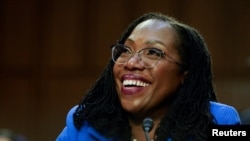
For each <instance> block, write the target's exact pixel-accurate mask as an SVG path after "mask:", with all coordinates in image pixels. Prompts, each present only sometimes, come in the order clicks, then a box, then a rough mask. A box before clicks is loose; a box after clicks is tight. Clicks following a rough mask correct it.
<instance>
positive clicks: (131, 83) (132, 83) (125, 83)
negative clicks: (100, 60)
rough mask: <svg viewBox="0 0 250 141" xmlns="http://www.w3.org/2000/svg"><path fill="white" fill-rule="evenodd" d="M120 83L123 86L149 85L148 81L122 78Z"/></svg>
mask: <svg viewBox="0 0 250 141" xmlns="http://www.w3.org/2000/svg"><path fill="white" fill-rule="evenodd" d="M122 84H123V86H125V87H146V86H148V85H149V83H147V82H143V81H140V80H124V81H123V83H122Z"/></svg>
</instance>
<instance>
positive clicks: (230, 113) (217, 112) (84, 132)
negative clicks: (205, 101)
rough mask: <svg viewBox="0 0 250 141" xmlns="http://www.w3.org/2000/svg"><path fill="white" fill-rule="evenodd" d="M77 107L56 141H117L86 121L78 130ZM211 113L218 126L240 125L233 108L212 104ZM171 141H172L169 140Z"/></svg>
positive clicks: (70, 114)
mask: <svg viewBox="0 0 250 141" xmlns="http://www.w3.org/2000/svg"><path fill="white" fill-rule="evenodd" d="M76 107H77V106H75V107H73V108H72V109H71V110H70V111H69V113H68V115H67V119H66V127H64V129H63V130H62V132H61V133H60V134H59V136H58V137H57V139H56V141H83V140H84V141H115V140H114V139H112V138H106V137H104V136H103V135H101V134H100V133H98V132H97V131H96V130H95V129H94V128H93V127H91V125H89V123H88V122H86V121H85V123H84V126H83V127H82V128H81V130H77V129H76V128H75V126H74V123H73V113H74V112H75V109H76ZM210 110H211V113H212V114H213V115H214V117H215V119H214V120H215V123H217V124H218V125H239V124H241V121H240V117H239V114H238V112H237V111H236V109H235V108H234V107H232V106H229V105H226V104H222V103H218V102H210ZM168 140H171V139H168Z"/></svg>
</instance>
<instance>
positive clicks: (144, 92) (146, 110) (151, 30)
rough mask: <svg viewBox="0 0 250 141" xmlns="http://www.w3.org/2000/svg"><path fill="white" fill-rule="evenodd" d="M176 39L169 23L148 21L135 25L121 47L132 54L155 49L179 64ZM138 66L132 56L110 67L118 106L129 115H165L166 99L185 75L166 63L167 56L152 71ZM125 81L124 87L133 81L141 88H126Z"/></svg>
mask: <svg viewBox="0 0 250 141" xmlns="http://www.w3.org/2000/svg"><path fill="white" fill-rule="evenodd" d="M176 37H177V36H176V33H175V31H174V30H173V28H172V27H171V26H170V25H169V24H168V23H166V22H162V21H159V20H152V19H151V20H147V21H144V22H142V23H140V24H139V25H137V27H136V28H135V29H134V30H133V32H132V33H131V35H130V36H129V37H128V38H127V40H126V41H125V43H124V45H125V46H127V47H129V48H130V50H132V52H138V51H139V50H141V49H143V48H152V47H153V48H157V49H159V50H162V51H164V52H165V53H166V54H168V55H169V56H171V57H172V59H174V60H176V61H178V62H180V61H181V58H180V56H179V54H178V52H177V49H176V48H175V44H176ZM141 64H142V63H140V59H139V56H138V54H135V55H133V57H132V58H130V59H129V60H128V62H127V63H125V64H116V63H115V65H114V67H113V72H114V78H115V82H116V90H117V92H118V96H119V99H120V102H121V105H122V107H123V108H124V109H125V110H126V111H127V112H129V113H131V114H132V115H138V114H141V115H150V116H153V115H154V114H156V113H158V114H159V112H160V111H162V112H164V113H165V112H166V110H167V107H168V103H167V102H166V100H167V98H169V96H170V95H171V94H173V93H175V92H176V90H177V89H178V87H179V86H180V85H181V83H182V82H183V80H184V77H185V73H181V72H180V71H179V69H180V68H179V66H178V65H177V64H176V63H174V62H172V61H169V58H168V57H167V56H166V55H164V56H163V57H162V58H161V59H160V61H159V62H158V64H157V65H156V66H154V67H153V68H150V69H149V68H145V67H144V66H143V65H141ZM126 80H133V81H126ZM124 81H125V82H127V84H129V83H130V82H136V84H143V85H140V86H139V85H136V84H135V85H132V86H131V85H130V86H128V85H126V84H125V83H123V82H124ZM160 113H161V112H160Z"/></svg>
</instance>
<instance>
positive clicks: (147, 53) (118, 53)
mask: <svg viewBox="0 0 250 141" xmlns="http://www.w3.org/2000/svg"><path fill="white" fill-rule="evenodd" d="M132 54H134V53H132V52H131V50H130V49H129V48H128V47H125V46H121V45H116V46H113V47H112V59H113V61H114V62H115V63H118V64H125V63H127V61H128V60H129V59H130V58H131V57H133V56H132ZM162 56H163V52H162V51H161V50H159V49H156V48H144V49H142V50H140V51H139V52H138V57H139V58H138V61H139V63H140V64H141V65H143V66H144V67H146V68H150V67H154V66H155V65H156V64H157V63H158V61H159V60H160V58H161V57H162Z"/></svg>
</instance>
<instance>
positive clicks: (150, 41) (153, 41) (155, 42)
mask: <svg viewBox="0 0 250 141" xmlns="http://www.w3.org/2000/svg"><path fill="white" fill-rule="evenodd" d="M127 41H130V42H133V43H134V42H135V41H134V40H132V39H130V38H127ZM152 44H161V45H163V46H165V47H167V46H166V45H165V44H164V43H163V42H161V41H158V40H149V41H147V42H146V45H152Z"/></svg>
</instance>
